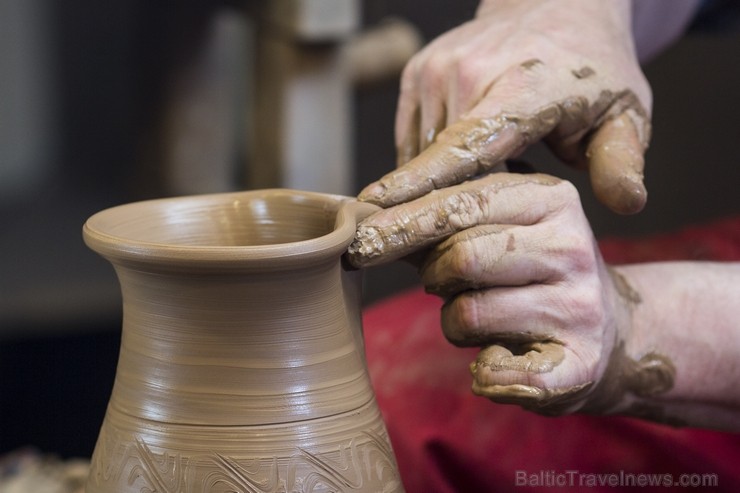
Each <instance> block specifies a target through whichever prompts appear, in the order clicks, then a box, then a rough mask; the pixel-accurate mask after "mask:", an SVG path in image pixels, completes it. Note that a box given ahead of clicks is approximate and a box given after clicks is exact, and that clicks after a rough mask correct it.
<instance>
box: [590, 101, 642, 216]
mask: <svg viewBox="0 0 740 493" xmlns="http://www.w3.org/2000/svg"><path fill="white" fill-rule="evenodd" d="M635 120H638V121H637V122H636V121H635ZM638 124H639V125H640V127H641V128H640V129H638V127H637V125H638ZM639 130H644V131H643V132H642V133H641V132H640V131H639ZM649 131H650V126H649V123H647V122H645V121H644V119H643V118H642V117H641V116H639V115H637V114H634V113H632V114H631V110H627V111H625V112H624V113H622V114H620V115H619V116H617V117H616V118H612V119H609V120H606V121H605V122H604V123H603V124H602V125H601V127H599V129H598V130H597V131H596V133H595V134H594V136H593V137H592V138H591V141H590V142H589V144H588V148H587V150H586V158H587V160H588V167H589V173H590V176H591V186H592V188H593V190H594V194H595V195H596V197H597V198H598V199H599V201H600V202H601V203H603V204H604V205H606V206H607V207H609V208H610V209H611V210H613V211H614V212H617V213H620V214H635V213H637V212H640V211H641V210H642V209H643V207H645V202H646V201H647V190H646V189H645V185H644V183H643V169H644V168H645V157H644V153H645V150H646V149H647V140H648V137H647V136H648V134H649Z"/></svg>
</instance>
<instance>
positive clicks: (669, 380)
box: [580, 341, 676, 414]
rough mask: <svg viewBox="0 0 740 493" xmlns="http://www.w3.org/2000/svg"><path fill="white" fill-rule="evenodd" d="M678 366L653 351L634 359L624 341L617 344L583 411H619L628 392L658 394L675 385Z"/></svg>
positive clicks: (641, 394)
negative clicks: (627, 352) (627, 350)
mask: <svg viewBox="0 0 740 493" xmlns="http://www.w3.org/2000/svg"><path fill="white" fill-rule="evenodd" d="M675 378H676V367H675V366H674V365H673V363H672V362H671V360H670V359H669V358H668V357H667V356H664V355H662V354H658V353H656V352H650V353H647V354H645V355H644V356H642V357H641V358H640V359H639V360H634V359H632V358H630V357H629V356H628V355H627V354H626V351H625V344H624V341H620V342H619V343H618V344H617V345H615V347H614V349H613V350H612V354H611V355H610V357H609V363H608V365H607V367H606V370H605V371H604V375H603V376H602V378H601V381H600V382H599V384H598V385H597V386H596V387H595V388H594V390H593V392H592V393H591V394H590V395H589V396H588V400H587V402H586V404H585V405H584V406H583V408H581V410H580V411H581V412H584V413H589V414H608V413H612V412H615V411H617V410H618V407H619V405H620V404H621V403H622V402H623V401H624V399H625V397H627V396H628V395H630V394H631V395H633V396H636V397H655V396H657V395H660V394H663V393H665V392H668V391H669V390H671V389H672V388H673V384H674V381H675Z"/></svg>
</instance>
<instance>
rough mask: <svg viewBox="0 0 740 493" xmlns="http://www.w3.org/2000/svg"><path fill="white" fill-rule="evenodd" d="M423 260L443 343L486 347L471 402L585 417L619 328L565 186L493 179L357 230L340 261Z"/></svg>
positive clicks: (549, 180)
mask: <svg viewBox="0 0 740 493" xmlns="http://www.w3.org/2000/svg"><path fill="white" fill-rule="evenodd" d="M440 241H441V243H440ZM426 249H429V250H428V251H427V250H426ZM425 251H426V252H427V253H426V257H425V258H424V260H422V262H421V267H420V273H421V276H422V280H423V282H424V284H425V287H426V289H427V290H428V291H430V292H432V293H435V294H438V295H440V296H442V297H444V298H445V299H446V300H447V302H446V303H445V305H444V307H443V309H442V328H443V330H444V333H445V336H446V337H447V338H448V339H449V340H450V341H451V342H452V343H453V344H455V345H459V346H488V347H486V348H485V349H483V350H482V351H481V352H480V354H479V357H478V359H477V361H476V362H475V363H473V364H472V365H471V370H472V372H473V376H474V385H473V389H474V392H476V393H478V394H480V395H484V396H486V397H489V398H490V399H492V400H494V401H496V402H507V403H517V404H520V405H522V406H524V407H526V408H529V409H532V410H535V411H538V412H541V413H547V414H560V413H566V412H573V411H577V410H587V408H588V407H589V405H590V404H589V401H592V397H594V396H592V395H591V394H592V393H593V391H594V389H595V388H597V387H600V386H599V385H598V383H599V381H600V380H601V378H602V376H603V375H604V373H605V371H606V366H607V364H606V362H607V361H608V360H609V356H610V354H611V353H612V350H613V349H614V347H615V344H617V342H618V341H620V340H622V339H623V337H624V335H625V334H622V333H621V332H625V331H627V329H626V327H627V325H629V321H628V319H629V317H628V316H627V315H626V313H627V309H626V307H625V305H624V303H623V300H621V298H620V296H619V295H618V290H617V287H616V286H617V285H616V284H615V280H614V279H613V278H612V275H613V274H612V272H611V271H610V269H609V268H608V267H607V266H606V265H605V264H604V262H603V261H602V259H601V256H600V253H599V251H598V249H597V246H596V242H595V240H594V237H593V234H592V232H591V229H590V226H589V223H588V221H587V219H586V217H585V215H584V213H583V209H582V207H581V204H580V199H579V196H578V192H577V191H576V189H575V188H574V187H573V185H572V184H570V183H569V182H566V181H562V180H559V179H557V178H555V177H551V176H548V175H542V174H511V173H495V174H490V175H487V176H485V177H484V178H481V179H478V180H474V181H470V182H466V183H464V184H462V185H458V186H454V187H449V188H446V189H443V190H438V191H434V192H431V193H429V194H427V195H425V196H424V197H422V198H420V199H417V200H415V201H412V202H408V203H405V204H401V205H398V206H395V207H391V208H388V209H385V210H382V211H380V212H378V213H376V214H374V215H373V216H370V217H369V218H367V219H366V220H365V221H364V222H363V223H361V225H360V227H359V229H358V233H357V236H356V240H355V242H354V243H353V244H352V246H351V247H350V260H351V261H352V262H353V263H354V264H355V265H361V266H366V265H373V264H374V263H383V262H387V261H390V260H393V259H396V258H400V257H405V256H408V255H409V254H412V253H414V252H416V254H417V255H418V254H420V253H424V252H425ZM419 258H421V257H419ZM598 399H600V398H598ZM584 406H585V407H584Z"/></svg>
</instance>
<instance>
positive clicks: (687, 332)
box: [615, 262, 740, 430]
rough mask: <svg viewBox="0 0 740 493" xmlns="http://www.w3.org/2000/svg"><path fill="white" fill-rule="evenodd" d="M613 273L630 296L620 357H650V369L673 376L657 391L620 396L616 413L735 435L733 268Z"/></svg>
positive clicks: (739, 296) (691, 265)
mask: <svg viewBox="0 0 740 493" xmlns="http://www.w3.org/2000/svg"><path fill="white" fill-rule="evenodd" d="M615 271H616V272H617V273H618V275H621V277H622V278H623V280H624V281H626V285H625V286H627V289H629V290H630V293H631V294H629V295H628V296H627V297H628V298H630V299H631V301H628V302H627V305H628V310H629V312H630V315H629V318H630V319H631V327H630V328H629V330H628V333H627V334H625V335H624V352H625V357H627V358H630V361H633V362H637V361H640V359H641V358H645V359H644V361H648V360H650V358H646V355H651V357H653V360H652V363H651V364H653V365H658V366H659V365H663V366H664V368H663V370H664V371H665V372H666V373H665V374H664V376H665V377H672V381H670V382H668V381H666V382H664V383H665V386H664V387H665V388H662V389H657V390H658V391H656V392H651V391H650V389H648V390H647V392H644V393H643V394H644V395H635V394H636V393H637V394H639V393H640V392H639V391H638V392H628V393H626V394H625V396H624V397H623V399H622V402H621V403H620V404H619V408H618V412H620V413H625V414H632V415H636V416H641V417H646V418H650V419H655V420H658V421H666V422H669V423H673V424H686V425H691V426H702V427H711V428H720V429H735V430H740V390H738V382H740V355H739V354H738V353H740V322H739V321H738V320H739V317H738V312H740V308H738V306H737V305H738V301H739V300H740V263H713V262H666V263H654V264H636V265H630V266H622V267H617V268H615ZM653 369H655V368H653ZM671 372H672V373H673V374H672V375H670V373H671ZM622 377H624V375H622Z"/></svg>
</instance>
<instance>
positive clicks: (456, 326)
mask: <svg viewBox="0 0 740 493" xmlns="http://www.w3.org/2000/svg"><path fill="white" fill-rule="evenodd" d="M479 308H480V307H479V303H478V300H477V297H476V296H474V295H469V294H461V295H459V296H457V297H456V298H454V299H453V300H452V301H451V302H449V303H448V304H446V305H445V306H444V308H443V309H442V330H443V332H444V335H445V337H446V338H447V340H448V341H450V342H451V343H452V344H455V345H465V341H466V340H468V339H469V338H470V337H471V336H472V335H474V334H476V333H478V332H480V323H481V319H480V311H479Z"/></svg>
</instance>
